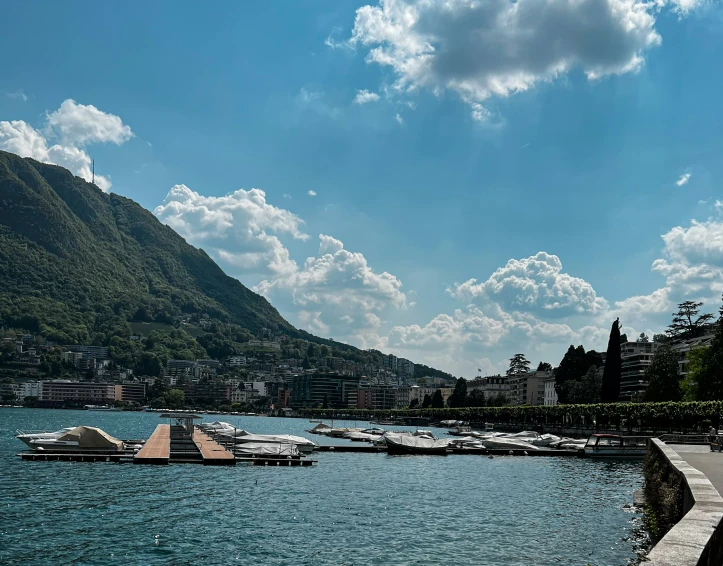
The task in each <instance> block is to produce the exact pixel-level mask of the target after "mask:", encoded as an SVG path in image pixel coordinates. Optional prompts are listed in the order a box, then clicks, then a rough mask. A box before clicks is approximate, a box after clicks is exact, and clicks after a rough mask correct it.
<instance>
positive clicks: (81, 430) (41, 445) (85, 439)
mask: <svg viewBox="0 0 723 566" xmlns="http://www.w3.org/2000/svg"><path fill="white" fill-rule="evenodd" d="M28 446H30V448H32V449H33V450H36V451H39V452H121V451H122V450H123V449H124V448H125V445H124V444H123V441H121V440H118V439H117V438H113V437H112V436H111V435H109V434H108V433H106V432H105V431H102V430H101V429H99V428H96V427H93V426H77V427H75V428H74V429H72V430H70V431H68V432H66V433H64V434H62V435H60V436H59V437H57V438H37V439H35V440H31V441H30V442H28Z"/></svg>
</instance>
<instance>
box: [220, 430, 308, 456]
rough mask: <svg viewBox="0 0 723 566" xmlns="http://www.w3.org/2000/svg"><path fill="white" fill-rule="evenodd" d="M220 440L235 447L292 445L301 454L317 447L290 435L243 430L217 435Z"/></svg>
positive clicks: (303, 439)
mask: <svg viewBox="0 0 723 566" xmlns="http://www.w3.org/2000/svg"><path fill="white" fill-rule="evenodd" d="M219 437H220V438H221V439H228V440H231V441H232V442H233V443H234V444H236V445H244V444H249V443H254V444H284V445H289V444H293V445H294V446H296V447H297V449H298V450H299V452H301V453H302V454H311V452H313V451H314V449H315V448H317V447H318V446H319V445H318V444H317V443H316V442H314V441H313V440H309V439H308V438H304V437H303V436H294V435H292V434H252V433H250V432H247V431H245V430H243V429H236V430H235V433H231V434H227V433H222V434H219Z"/></svg>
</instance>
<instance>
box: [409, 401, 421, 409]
mask: <svg viewBox="0 0 723 566" xmlns="http://www.w3.org/2000/svg"><path fill="white" fill-rule="evenodd" d="M409 408H410V409H418V408H419V399H412V401H411V402H410V403H409Z"/></svg>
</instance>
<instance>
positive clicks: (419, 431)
mask: <svg viewBox="0 0 723 566" xmlns="http://www.w3.org/2000/svg"><path fill="white" fill-rule="evenodd" d="M412 436H418V437H420V438H429V439H430V440H437V437H436V436H434V433H433V432H432V431H431V430H423V429H421V428H420V429H417V430H415V431H414V432H413V433H412Z"/></svg>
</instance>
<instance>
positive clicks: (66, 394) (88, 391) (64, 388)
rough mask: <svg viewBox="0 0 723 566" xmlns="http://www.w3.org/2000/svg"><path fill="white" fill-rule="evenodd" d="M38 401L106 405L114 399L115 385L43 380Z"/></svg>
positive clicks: (57, 403)
mask: <svg viewBox="0 0 723 566" xmlns="http://www.w3.org/2000/svg"><path fill="white" fill-rule="evenodd" d="M40 401H41V402H43V403H45V404H49V405H61V404H73V405H107V404H112V403H113V401H115V385H114V384H112V383H92V382H90V383H89V382H79V381H66V380H53V381H44V382H43V385H42V392H41V395H40Z"/></svg>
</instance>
